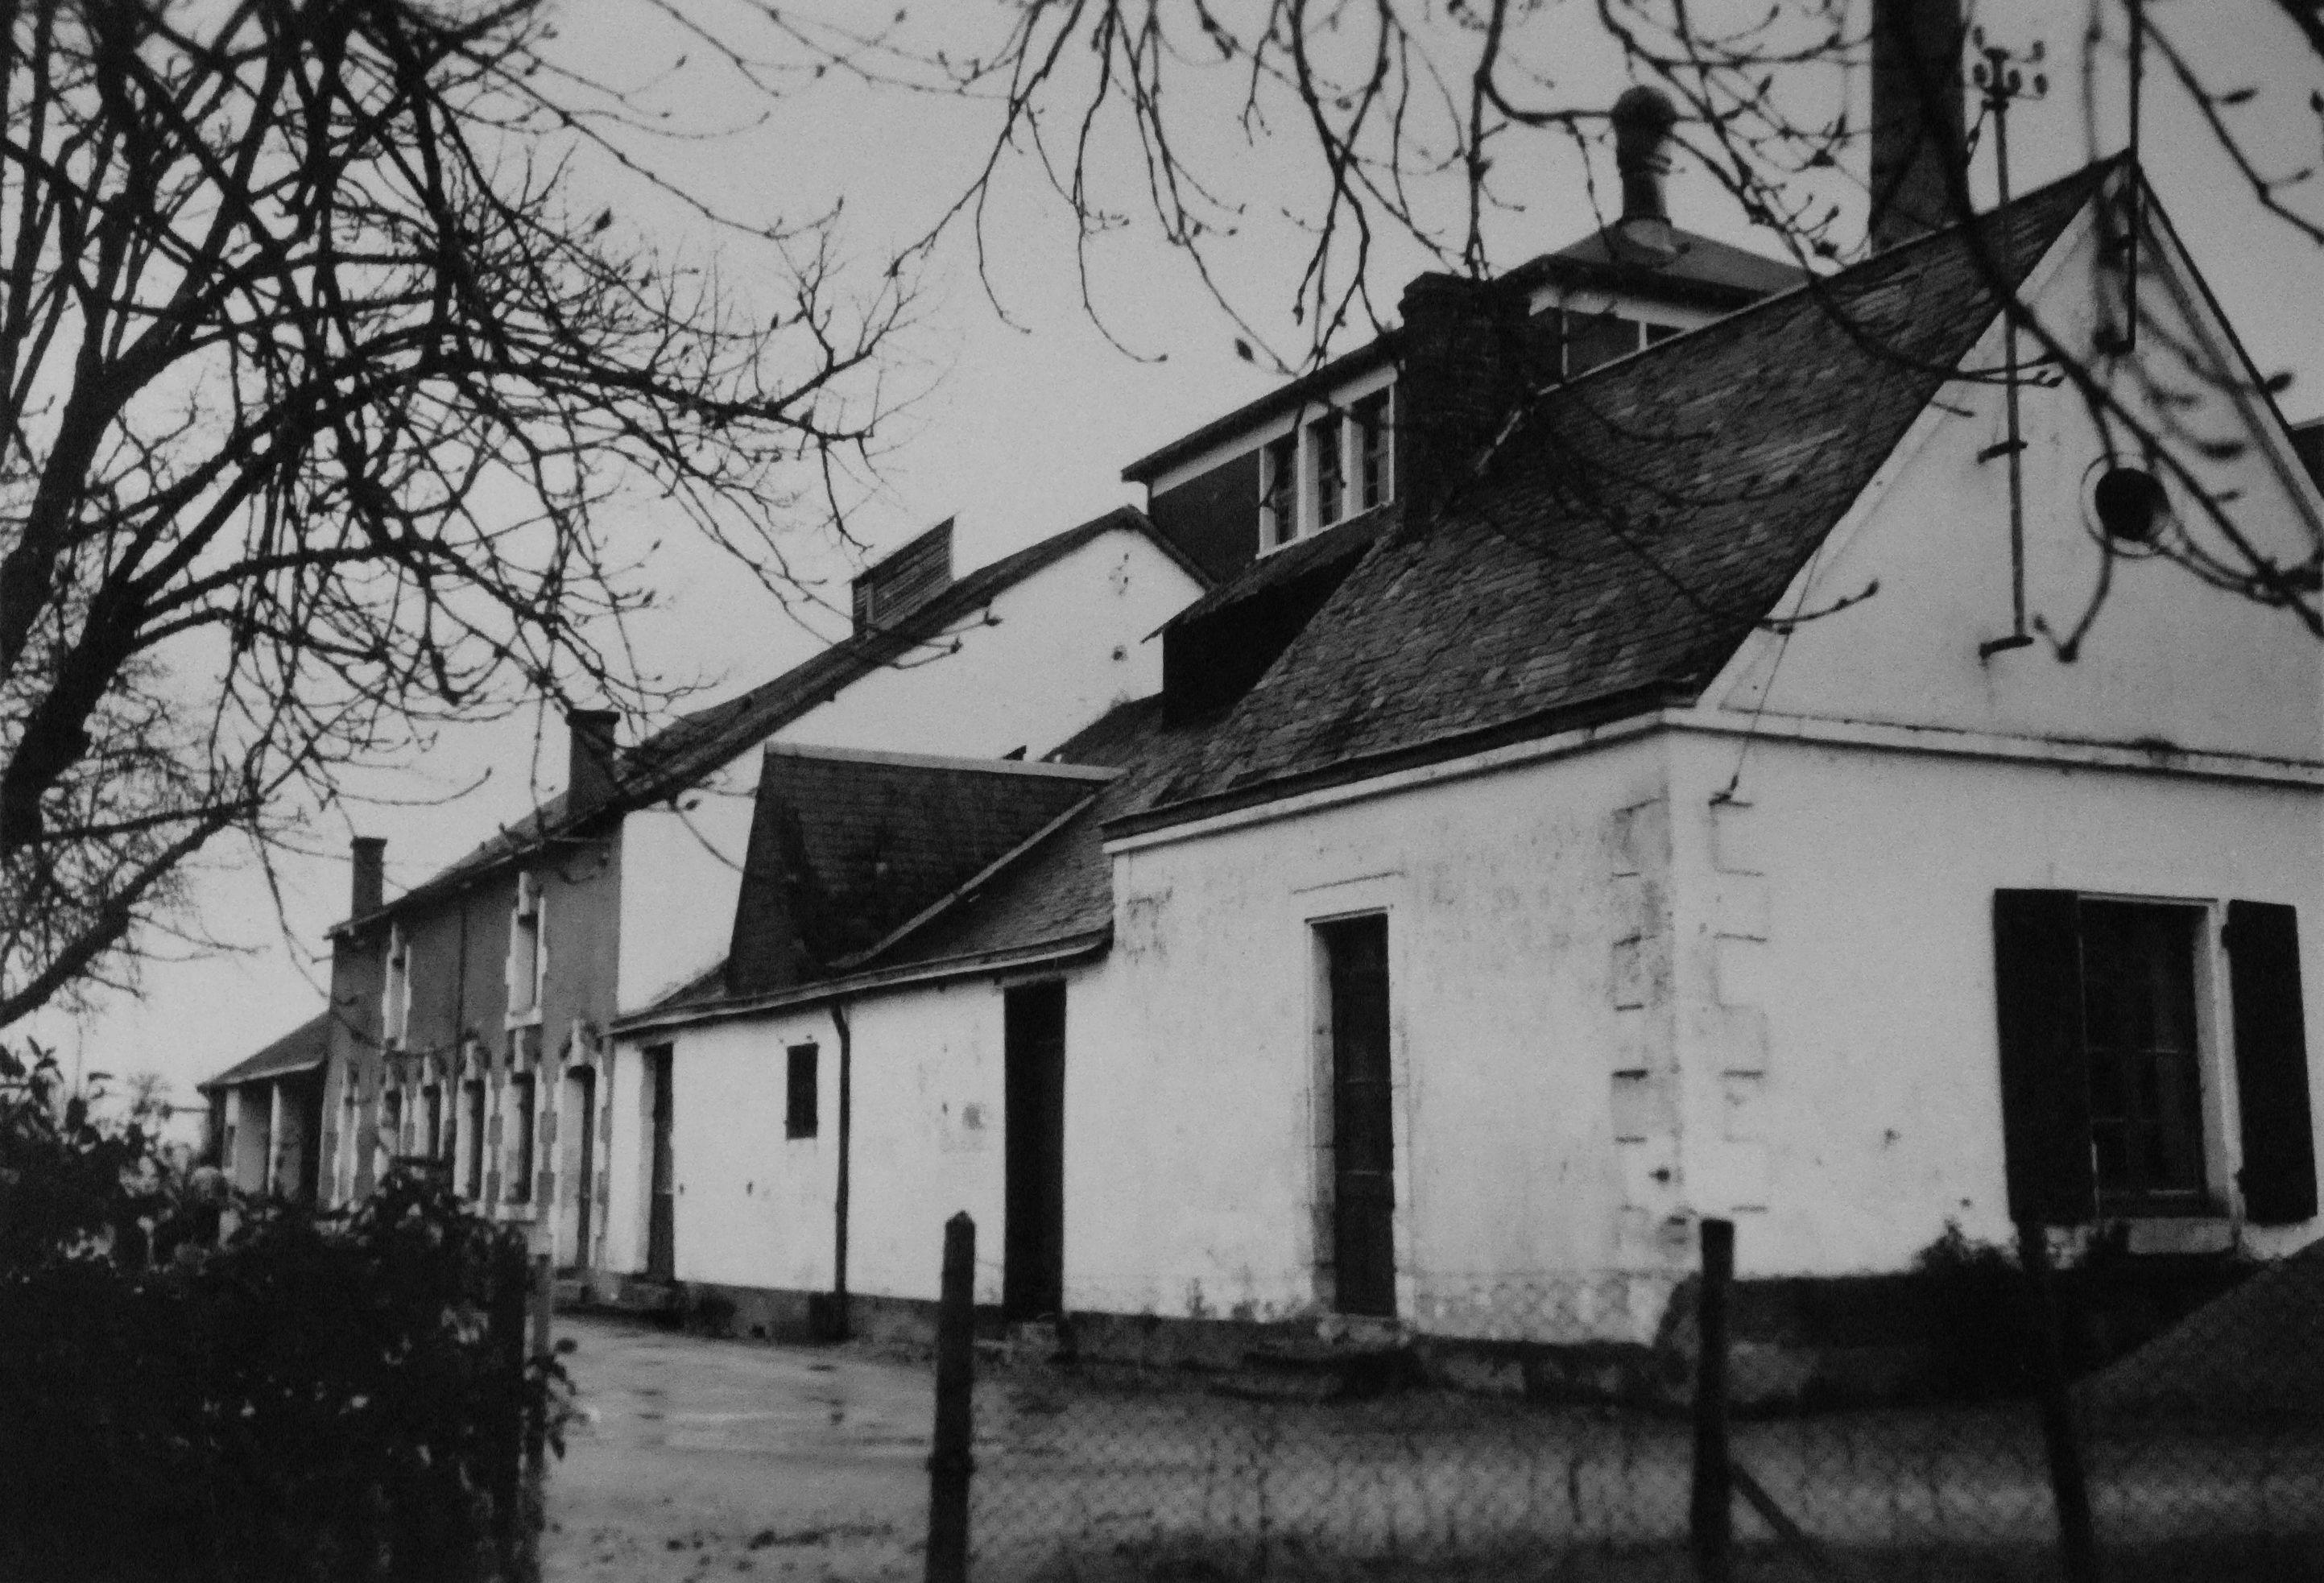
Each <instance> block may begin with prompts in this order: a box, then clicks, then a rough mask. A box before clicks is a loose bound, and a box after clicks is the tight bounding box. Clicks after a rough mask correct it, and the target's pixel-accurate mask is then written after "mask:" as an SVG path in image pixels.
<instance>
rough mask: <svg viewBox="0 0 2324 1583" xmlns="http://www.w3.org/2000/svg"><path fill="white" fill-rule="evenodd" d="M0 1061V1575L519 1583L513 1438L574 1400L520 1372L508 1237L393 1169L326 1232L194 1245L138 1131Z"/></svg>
mask: <svg viewBox="0 0 2324 1583" xmlns="http://www.w3.org/2000/svg"><path fill="white" fill-rule="evenodd" d="M6 1060H7V1064H6V1065H5V1066H0V1576H6V1577H23V1578H96V1577H104V1578H218V1579H225V1578H235V1579H244V1578H252V1579H268V1578H286V1579H290V1578H296V1579H309V1578H312V1579H323V1578H330V1579H334V1580H336V1579H340V1578H379V1579H388V1578H429V1579H438V1578H442V1579H449V1580H455V1583H457V1580H462V1579H485V1578H512V1577H518V1576H523V1575H527V1574H529V1573H530V1570H531V1560H530V1558H531V1555H532V1551H533V1547H534V1542H535V1540H536V1538H537V1526H538V1515H537V1499H536V1498H535V1496H534V1493H533V1492H531V1491H530V1490H529V1489H528V1488H527V1486H526V1484H525V1481H524V1479H523V1478H522V1477H521V1464H522V1453H523V1447H524V1441H525V1434H526V1429H527V1426H528V1424H529V1423H532V1422H538V1423H539V1425H540V1426H541V1429H542V1431H543V1433H544V1434H545V1436H547V1437H548V1438H549V1440H551V1441H552V1442H554V1441H555V1440H556V1437H557V1434H558V1429H559V1427H560V1426H561V1423H562V1421H563V1414H564V1412H565V1408H566V1403H567V1390H566V1385H565V1380H564V1376H563V1371H562V1369H561V1367H559V1366H558V1364H557V1363H556V1362H555V1361H554V1360H553V1359H539V1360H531V1361H528V1360H527V1359H526V1358H525V1357H524V1353H523V1346H524V1341H523V1330H524V1309H523V1303H524V1295H525V1290H526V1284H527V1282H526V1275H527V1269H526V1262H525V1253H524V1248H523V1246H522V1243H521V1240H519V1239H518V1238H515V1237H514V1236H513V1235H512V1234H511V1233H509V1232H507V1231H505V1230H503V1229H499V1228H495V1227H493V1226H492V1225H491V1224H489V1223H488V1222H486V1221H484V1220H482V1219H479V1218H477V1217H475V1216H474V1215H472V1214H470V1213H469V1212H468V1211H467V1210H466V1208H465V1207H464V1206H463V1205H462V1204H461V1203H460V1202H459V1201H458V1200H457V1198H455V1197H454V1196H453V1195H452V1194H451V1193H450V1192H448V1191H447V1190H446V1189H445V1188H444V1187H442V1186H441V1185H440V1184H437V1183H429V1182H427V1181H423V1180H420V1179H417V1178H412V1177H404V1176H394V1177H391V1178H390V1179H389V1180H388V1182H387V1183H384V1184H383V1186H382V1188H381V1190H380V1191H379V1192H377V1193H376V1194H374V1196H373V1198H372V1199H371V1200H370V1201H367V1202H366V1203H365V1204H364V1205H363V1206H362V1208H361V1209H360V1210H357V1211H356V1212H355V1214H353V1215H352V1216H350V1217H346V1218H344V1219H326V1218H318V1217H317V1216H315V1215H314V1214H312V1213H310V1212H309V1211H306V1210H300V1209H295V1208H292V1207H290V1206H286V1205H281V1204H273V1203H267V1202H263V1201H247V1202H244V1203H243V1204H241V1205H239V1206H238V1208H239V1211H240V1213H239V1219H240V1224H239V1225H238V1227H237V1228H236V1229H235V1232H234V1233H233V1235H232V1236H231V1237H230V1238H228V1239H227V1240H226V1242H225V1244H224V1245H223V1246H208V1245H207V1244H204V1243H201V1242H199V1241H198V1240H195V1239H193V1238H194V1235H195V1234H197V1233H198V1231H199V1229H201V1228H202V1226H203V1223H204V1215H203V1206H202V1205H201V1203H200V1202H199V1201H198V1195H196V1194H192V1193H189V1192H188V1191H187V1190H186V1185H185V1184H184V1183H180V1182H178V1181H176V1180H174V1179H173V1178H172V1177H171V1174H170V1173H168V1172H167V1171H166V1170H163V1169H161V1166H160V1164H159V1159H158V1155H156V1154H155V1152H154V1149H153V1146H152V1139H151V1138H150V1137H148V1136H146V1135H145V1134H144V1133H143V1131H142V1129H139V1128H136V1127H134V1125H124V1126H118V1127H116V1126H112V1125H108V1124H105V1123H101V1122H98V1121H96V1120H94V1119H92V1118H91V1114H90V1111H89V1109H88V1106H86V1105H85V1104H78V1103H77V1102H76V1101H70V1100H68V1101H64V1102H61V1103H60V1101H59V1098H58V1092H57V1085H56V1082H55V1073H54V1069H53V1066H52V1065H51V1064H49V1063H43V1062H40V1061H33V1062H25V1061H22V1060H18V1059H15V1058H13V1057H7V1058H6ZM149 1238H150V1243H149ZM173 1245H174V1246H175V1247H181V1248H183V1249H184V1251H183V1252H180V1253H178V1254H176V1255H174V1256H166V1257H163V1258H161V1259H159V1260H158V1261H156V1262H153V1263H151V1264H148V1263H147V1262H146V1259H145V1257H144V1255H145V1252H146V1249H147V1247H149V1246H150V1247H152V1249H153V1250H154V1251H155V1252H157V1253H159V1252H161V1251H162V1250H164V1249H167V1248H170V1247H172V1246H173ZM560 1449H561V1447H560Z"/></svg>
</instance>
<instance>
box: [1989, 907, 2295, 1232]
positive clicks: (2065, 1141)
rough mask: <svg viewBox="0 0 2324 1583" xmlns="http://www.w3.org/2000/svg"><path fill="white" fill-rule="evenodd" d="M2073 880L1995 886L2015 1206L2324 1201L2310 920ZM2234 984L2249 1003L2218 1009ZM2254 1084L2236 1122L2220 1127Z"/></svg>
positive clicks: (2174, 1209) (2153, 1208)
mask: <svg viewBox="0 0 2324 1583" xmlns="http://www.w3.org/2000/svg"><path fill="white" fill-rule="evenodd" d="M2217 916H2218V914H2217V912H2216V910H2215V909H2213V908H2211V907H2209V906H2207V905H2197V904H2172V903H2167V902H2152V901H2128V900H2121V899H2116V898H2109V897H2091V896H2084V895H2080V894H2078V893H2076V892H2073V891H2067V890H2004V891H1999V892H1997V893H1996V895H1995V897H1994V950H1995V968H1996V987H1997V995H1998V1000H1999V1007H1998V1009H1999V1013H2000V1053H2001V1083H2002V1112H2003V1122H2004V1128H2005V1137H2004V1145H2005V1149H2004V1152H2005V1155H2006V1165H2007V1171H2008V1187H2009V1207H2010V1213H2011V1216H2012V1218H2014V1219H2019V1220H2035V1221H2040V1222H2043V1223H2046V1224H2051V1225H2060V1224H2074V1223H2078V1222H2081V1221H2087V1220H2090V1219H2097V1218H2098V1217H2101V1216H2136V1215H2156V1214H2189V1213H2206V1212H2213V1213H2215V1212H2218V1211H2220V1210H2224V1209H2226V1208H2227V1184H2228V1183H2229V1182H2231V1181H2232V1182H2233V1183H2234V1184H2235V1186H2236V1190H2237V1196H2238V1197H2239V1198H2240V1201H2241V1204H2242V1209H2243V1212H2244V1214H2245V1215H2246V1217H2247V1218H2248V1219H2252V1220H2254V1221H2256V1222H2260V1223H2262V1224H2282V1223H2286V1222H2290V1221H2295V1220H2301V1219H2308V1218H2309V1217H2310V1216H2312V1215H2313V1214H2315V1212H2316V1164H2315V1141H2314V1136H2313V1128H2312V1125H2311V1122H2310V1106H2309V1081H2308V1053H2307V1042H2306V1035H2305V1030H2304V1026H2303V1021H2304V1019H2303V1017H2302V1013H2301V992H2300V972H2299V933H2298V920H2297V918H2296V916H2295V915H2294V913H2293V909H2292V908H2291V907H2282V906H2277V905H2273V904H2264V903H2257V902H2245V901H2237V902H2233V903H2230V904H2229V905H2228V907H2227V917H2226V926H2225V927H2224V928H2220V929H2216V930H2215V929H2214V926H2213V925H2214V921H2215V919H2216V918H2217ZM2223 980H2224V986H2225V988H2226V990H2227V1002H2228V1004H2229V1006H2230V1007H2231V1008H2232V1009H2231V1012H2230V1013H2229V1015H2227V1017H2206V1016H2205V1015H2204V1008H2205V1007H2206V1005H2207V1004H2211V1003H2215V1002H2216V1000H2217V998H2218V987H2219V986H2220V985H2221V983H2222V981H2223ZM2230 1092H2232V1093H2233V1094H2234V1095H2235V1097H2236V1104H2235V1109H2236V1118H2237V1126H2236V1128H2235V1129H2234V1132H2233V1134H2232V1136H2231V1135H2230V1133H2229V1131H2228V1129H2227V1127H2224V1126H2223V1125H2221V1124H2220V1118H2222V1117H2223V1116H2224V1115H2225V1114H2226V1112H2227V1096H2228V1094H2229V1093H2230Z"/></svg>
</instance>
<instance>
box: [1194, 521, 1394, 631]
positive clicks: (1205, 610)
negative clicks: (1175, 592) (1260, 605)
mask: <svg viewBox="0 0 2324 1583" xmlns="http://www.w3.org/2000/svg"><path fill="white" fill-rule="evenodd" d="M1400 510H1401V509H1400V507H1399V506H1398V504H1397V502H1394V501H1390V502H1388V503H1387V504H1386V505H1383V506H1375V507H1373V508H1372V509H1371V510H1370V511H1365V512H1363V513H1361V514H1360V515H1359V516H1354V517H1351V518H1349V519H1348V520H1346V521H1344V522H1341V523H1337V524H1335V525H1334V526H1333V527H1330V528H1326V529H1323V530H1322V531H1320V532H1315V533H1310V534H1308V535H1307V536H1306V537H1305V538H1300V539H1296V540H1295V541H1293V542H1292V543H1290V544H1288V545H1286V546H1285V547H1284V548H1281V549H1277V550H1270V551H1269V552H1268V553H1267V554H1266V555H1263V556H1261V557H1259V558H1258V559H1257V560H1255V561H1253V562H1251V563H1250V566H1246V567H1244V568H1243V570H1242V571H1241V572H1240V573H1238V574H1237V575H1234V576H1232V577H1231V578H1229V579H1227V581H1225V582H1223V583H1222V584H1219V585H1218V586H1217V587H1215V588H1213V589H1212V590H1211V591H1210V592H1208V593H1207V594H1203V596H1202V597H1201V598H1199V599H1197V600H1195V601H1194V603H1192V604H1190V605H1188V606H1187V607H1186V608H1185V609H1184V610H1182V611H1180V612H1178V613H1177V614H1176V615H1174V616H1172V617H1171V618H1170V619H1169V620H1168V621H1165V622H1163V623H1162V624H1163V625H1164V626H1165V627H1176V626H1184V625H1185V624H1187V623H1188V622H1192V621H1201V620H1203V618H1204V617H1205V616H1209V615H1212V614H1214V613H1216V612H1219V611H1222V610H1224V609H1226V608H1227V607H1228V606H1229V605H1231V604H1240V603H1242V602H1243V601H1244V600H1246V599H1250V598H1251V597H1253V596H1254V595H1257V594H1264V593H1266V592H1267V591H1268V589H1270V588H1279V587H1281V586H1283V585H1284V584H1286V583H1295V582H1297V581H1299V580H1301V579H1302V578H1304V577H1305V576H1306V575H1307V574H1308V573H1310V572H1315V571H1321V570H1322V569H1323V568H1324V567H1326V566H1335V565H1337V564H1338V563H1339V562H1341V561H1344V560H1347V559H1350V558H1351V557H1356V556H1360V555H1361V554H1362V553H1363V552H1364V551H1366V550H1368V549H1369V548H1371V547H1372V544H1373V542H1374V541H1375V540H1377V539H1378V538H1379V537H1380V536H1381V535H1382V534H1384V533H1386V532H1387V531H1388V529H1391V528H1393V527H1395V526H1396V523H1397V518H1398V516H1399V515H1400Z"/></svg>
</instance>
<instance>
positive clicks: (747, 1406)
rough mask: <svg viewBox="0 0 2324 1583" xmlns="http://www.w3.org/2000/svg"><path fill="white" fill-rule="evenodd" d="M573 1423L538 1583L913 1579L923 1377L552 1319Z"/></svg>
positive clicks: (797, 1352)
mask: <svg viewBox="0 0 2324 1583" xmlns="http://www.w3.org/2000/svg"><path fill="white" fill-rule="evenodd" d="M557 1333H558V1335H559V1336H560V1337H566V1336H569V1337H571V1338H572V1339H573V1340H574V1341H575V1342H576V1349H575V1350H574V1351H573V1352H572V1353H571V1354H569V1355H568V1356H567V1358H566V1359H565V1366H566V1367H567V1369H568V1370H569V1371H570V1372H571V1374H572V1376H573V1378H574V1382H575V1384H576V1386H577V1388H578V1394H579V1405H580V1407H581V1409H582V1413H583V1414H584V1417H583V1421H582V1422H578V1423H576V1424H575V1425H574V1426H573V1428H572V1430H571V1431H569V1432H568V1433H567V1438H566V1451H565V1458H564V1460H563V1461H561V1462H559V1461H557V1460H555V1459H551V1462H550V1465H549V1533H548V1535H547V1539H546V1544H545V1546H544V1555H543V1563H544V1565H543V1570H544V1572H545V1574H546V1577H547V1579H548V1583H600V1580H602V1583H614V1580H615V1579H620V1580H622V1583H629V1580H632V1579H635V1580H639V1583H662V1580H664V1579H668V1580H669V1583H680V1580H685V1583H692V1580H693V1579H696V1578H733V1577H738V1576H750V1577H754V1578H787V1579H788V1578H798V1579H807V1578H851V1579H854V1578H862V1579H872V1578H880V1579H886V1578H895V1579H907V1578H918V1576H919V1572H920V1565H921V1562H920V1544H921V1542H922V1540H923V1539H924V1538H925V1536H926V1532H927V1468H926V1466H925V1463H926V1459H927V1441H928V1429H929V1423H930V1418H931V1414H932V1413H933V1410H934V1408H933V1398H932V1396H931V1394H930V1392H931V1388H932V1387H931V1380H930V1376H929V1374H928V1372H927V1369H925V1368H921V1367H911V1366H908V1365H905V1364H900V1363H894V1362H890V1361H886V1360H883V1359H880V1358H868V1357H865V1356H862V1355H861V1354H857V1353H853V1352H850V1351H846V1350H831V1351H825V1350H818V1349H811V1348H782V1347H770V1346H767V1345H764V1344H763V1343H756V1342H747V1341H714V1340H706V1339H703V1338H700V1337H696V1336H687V1335H681V1334H677V1333H674V1332H671V1331H668V1330H657V1329H653V1328H651V1327H649V1326H645V1325H640V1324H634V1323H631V1322H628V1321H620V1320H613V1319H600V1318H592V1317H582V1316H575V1317H572V1318H560V1319H559V1320H558V1322H557Z"/></svg>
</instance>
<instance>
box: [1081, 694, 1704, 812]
mask: <svg viewBox="0 0 2324 1583" xmlns="http://www.w3.org/2000/svg"><path fill="white" fill-rule="evenodd" d="M1701 686H1702V684H1701V681H1700V680H1699V679H1694V678H1682V679H1677V680H1657V681H1653V682H1647V683H1644V684H1642V685H1640V686H1636V687H1628V688H1624V689H1623V690H1622V691H1620V692H1618V693H1608V694H1602V695H1599V696H1597V697H1594V698H1584V699H1581V700H1578V701H1576V702H1574V703H1570V704H1559V705H1557V706H1556V707H1554V708H1551V709H1544V710H1538V711H1536V712H1535V713H1531V714H1526V715H1520V716H1518V717H1517V719H1515V720H1509V721H1504V722H1500V723H1499V724H1498V725H1490V726H1484V727H1480V728H1479V729H1477V730H1474V731H1468V732H1453V733H1452V734H1450V735H1447V736H1442V737H1437V738H1434V739H1432V740H1431V741H1425V742H1422V743H1419V744H1417V745H1416V746H1414V747H1409V748H1399V749H1397V750H1393V751H1391V752H1386V753H1374V754H1368V755H1365V756H1363V757H1360V758H1354V759H1342V760H1341V761H1340V762H1339V763H1337V764H1331V765H1326V766H1325V767H1323V768H1321V769H1310V770H1305V771H1302V772H1300V773H1298V774H1296V775H1287V776H1282V777H1278V778H1275V779H1271V780H1263V781H1259V782H1256V783H1254V784H1252V785H1250V786H1239V787H1232V788H1231V789H1229V790H1226V791H1222V792H1211V793H1207V794H1205V795H1203V796H1196V797H1188V798H1186V799H1185V800H1184V801H1181V802H1176V803H1167V804H1164V805H1161V806H1159V807H1154V808H1147V809H1144V810H1141V811H1139V812H1138V813H1134V814H1125V815H1121V816H1120V818H1117V819H1111V820H1108V821H1107V822H1106V823H1105V824H1104V825H1103V826H1102V829H1103V831H1104V833H1105V838H1106V839H1107V840H1108V841H1114V840H1119V839H1121V838H1122V837H1125V836H1132V835H1144V834H1146V833H1149V832H1151V831H1156V830H1167V829H1168V828H1169V827H1170V826H1172V825H1174V824H1193V823H1194V822H1195V821H1196V820H1200V819H1207V818H1211V817H1213V815H1220V814H1232V813H1239V812H1240V811H1242V810H1243V809H1245V808H1255V807H1259V806H1261V805H1265V804H1268V803H1276V802H1282V801H1284V800H1285V799H1286V798H1289V797H1295V796H1301V795H1303V794H1305V793H1307V792H1316V791H1327V790H1330V789H1332V788H1333V787H1342V786H1352V785H1354V784H1356V783H1357V782H1359V781H1365V780H1375V779H1378V778H1380V777H1382V776H1387V775H1394V774H1396V773H1397V772H1399V771H1401V770H1406V769H1419V768H1425V767H1426V766H1428V765H1432V764H1441V763H1443V762H1446V761H1447V760H1450V759H1464V758H1467V757H1469V756H1470V755H1471V754H1475V753H1483V752H1489V751H1490V750H1493V749H1495V748H1504V747H1510V746H1514V745H1515V744H1517V743H1519V742H1526V741H1533V740H1534V739H1535V738H1537V737H1545V736H1552V735H1554V734H1555V733H1557V732H1563V731H1578V730H1582V729H1584V728H1586V727H1591V726H1601V725H1612V724H1615V723H1616V722H1620V721H1624V720H1628V719H1632V718H1634V717H1637V716H1639V715H1646V714H1654V713H1658V712H1660V711H1662V710H1665V709H1672V708H1683V707H1686V706H1688V705H1690V704H1693V703H1694V702H1695V700H1696V698H1697V696H1698V695H1700V693H1701Z"/></svg>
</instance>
